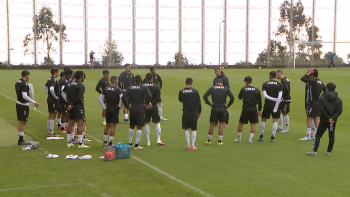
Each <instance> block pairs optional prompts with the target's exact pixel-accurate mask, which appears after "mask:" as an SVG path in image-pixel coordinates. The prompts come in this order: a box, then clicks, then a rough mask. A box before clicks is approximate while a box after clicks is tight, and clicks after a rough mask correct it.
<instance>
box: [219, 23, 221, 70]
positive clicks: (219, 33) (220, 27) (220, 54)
mask: <svg viewBox="0 0 350 197" xmlns="http://www.w3.org/2000/svg"><path fill="white" fill-rule="evenodd" d="M221 23H222V22H220V23H219V66H220V64H221V61H220V57H221V47H220V44H221Z"/></svg>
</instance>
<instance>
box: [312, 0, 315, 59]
mask: <svg viewBox="0 0 350 197" xmlns="http://www.w3.org/2000/svg"><path fill="white" fill-rule="evenodd" d="M315 8H316V0H312V29H311V33H312V35H311V42H315ZM311 51H312V54H311V64H314V61H315V57H314V53H315V46H314V45H311Z"/></svg>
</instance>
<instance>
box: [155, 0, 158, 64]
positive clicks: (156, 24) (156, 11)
mask: <svg viewBox="0 0 350 197" xmlns="http://www.w3.org/2000/svg"><path fill="white" fill-rule="evenodd" d="M155 47H156V64H155V65H156V66H159V0H156V46H155Z"/></svg>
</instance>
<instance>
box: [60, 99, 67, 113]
mask: <svg viewBox="0 0 350 197" xmlns="http://www.w3.org/2000/svg"><path fill="white" fill-rule="evenodd" d="M59 104H60V106H59V108H58V112H63V113H67V112H68V110H67V107H68V103H67V102H66V101H64V100H60V101H59Z"/></svg>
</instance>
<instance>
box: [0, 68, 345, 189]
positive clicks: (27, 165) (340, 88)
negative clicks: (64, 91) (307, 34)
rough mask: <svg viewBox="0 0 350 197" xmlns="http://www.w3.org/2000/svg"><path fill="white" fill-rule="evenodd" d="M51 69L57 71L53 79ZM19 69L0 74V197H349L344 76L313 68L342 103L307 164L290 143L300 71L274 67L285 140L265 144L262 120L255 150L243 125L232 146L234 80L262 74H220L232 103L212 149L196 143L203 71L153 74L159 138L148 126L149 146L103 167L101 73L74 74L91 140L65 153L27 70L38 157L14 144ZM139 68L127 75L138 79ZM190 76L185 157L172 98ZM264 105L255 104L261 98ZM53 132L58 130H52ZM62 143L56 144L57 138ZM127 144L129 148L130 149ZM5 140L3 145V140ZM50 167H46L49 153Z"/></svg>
mask: <svg viewBox="0 0 350 197" xmlns="http://www.w3.org/2000/svg"><path fill="white" fill-rule="evenodd" d="M62 70H63V69H61V70H60V71H62ZM21 71H22V70H1V71H0V81H1V83H0V84H1V85H0V123H1V126H0V127H1V129H0V142H1V144H0V170H1V173H0V196H44V195H45V196H349V192H350V187H349V185H350V180H349V174H350V167H349V163H350V148H349V142H350V134H349V128H350V123H349V121H348V119H349V105H350V104H349V103H350V93H349V85H350V79H349V73H350V70H349V69H336V70H334V69H329V70H328V69H319V78H320V79H321V80H322V81H323V82H324V83H325V84H327V83H328V82H333V83H335V84H336V85H337V88H336V91H337V92H338V94H339V96H340V97H341V99H342V101H343V114H342V115H341V116H340V118H339V121H338V123H337V128H336V131H335V145H334V150H333V153H332V156H327V155H326V148H327V146H328V134H327V132H326V133H325V135H324V136H323V137H322V138H321V143H320V147H319V150H318V155H317V156H307V155H305V153H306V152H310V151H311V150H312V147H313V141H300V140H299V138H302V137H304V136H305V134H306V115H305V110H304V87H305V84H304V83H303V82H301V81H300V78H301V77H302V76H303V75H304V74H305V73H306V72H307V69H296V70H289V69H284V70H283V71H284V74H285V76H286V77H288V78H289V79H290V84H291V96H292V102H291V113H290V126H289V130H290V132H289V133H283V134H281V133H277V134H276V138H275V140H276V142H274V143H271V142H270V141H269V139H270V136H271V127H272V121H271V120H268V121H267V122H266V128H265V134H264V138H265V141H263V142H258V141H257V139H258V137H259V124H257V125H256V126H257V131H256V134H255V136H254V139H253V142H254V143H253V144H249V143H248V139H249V130H250V125H245V126H244V127H243V135H242V142H241V143H235V142H234V141H233V140H234V139H236V138H237V126H238V120H239V115H240V112H241V106H242V101H241V100H239V99H238V98H237V97H238V93H239V91H240V89H241V88H242V87H243V86H244V82H243V79H244V77H245V76H247V75H250V76H252V78H253V86H255V87H257V88H259V89H260V91H261V86H262V84H263V83H264V82H265V81H268V73H269V71H270V69H227V70H225V69H223V71H224V73H225V74H226V76H227V77H228V78H229V80H230V87H231V90H232V92H233V94H234V96H235V102H234V103H233V105H232V106H231V107H230V108H229V112H230V120H229V126H228V127H227V128H225V129H224V137H223V142H224V145H222V146H219V145H217V144H216V141H217V132H218V128H217V127H216V128H215V131H214V135H213V142H214V143H212V145H205V144H204V142H205V141H206V140H207V133H208V129H209V115H210V107H209V106H208V105H206V104H205V103H204V100H203V99H202V96H203V94H204V93H205V92H206V90H207V89H208V88H209V87H210V86H212V80H213V78H214V77H215V74H214V71H213V70H212V69H208V70H204V69H191V70H190V69H183V70H176V69H171V70H170V69H158V70H157V73H158V74H159V75H160V76H161V77H162V80H163V88H162V90H161V97H162V101H163V104H164V105H163V116H164V117H165V118H167V119H168V121H161V127H162V140H163V141H164V143H165V144H166V145H165V146H157V145H156V135H155V131H154V124H153V123H151V127H150V129H151V136H150V140H151V143H152V146H151V147H147V146H146V141H145V137H144V133H143V135H142V138H141V142H140V145H141V146H144V147H145V148H144V149H143V150H132V151H131V155H132V158H129V159H118V160H114V161H110V162H107V161H104V160H101V159H98V157H100V156H102V155H103V154H104V150H103V147H102V140H103V130H104V126H102V124H101V123H102V119H101V112H102V108H101V106H100V105H99V102H98V96H99V95H98V93H97V92H96V91H95V87H96V84H97V82H98V81H99V79H101V78H102V69H93V70H84V72H85V73H86V79H85V82H84V85H85V87H86V92H85V110H86V118H87V121H88V122H87V135H88V136H89V138H90V139H92V140H93V141H92V142H91V145H90V146H91V148H90V149H78V148H77V147H71V148H67V147H66V139H65V140H59V141H48V140H46V133H47V129H46V120H47V114H48V112H47V104H46V98H47V95H46V93H45V91H44V89H43V86H44V84H45V83H46V81H47V79H48V78H49V77H50V70H29V71H30V73H31V75H30V79H29V83H33V85H34V89H35V100H36V101H37V102H39V103H40V106H39V108H38V109H37V110H36V111H34V110H33V109H32V107H33V105H31V109H30V112H29V120H28V122H27V125H26V127H25V133H26V136H25V140H31V138H33V139H34V140H36V141H39V142H40V144H41V146H40V149H36V150H27V151H22V150H21V148H20V146H18V145H17V139H18V138H17V137H18V132H17V128H18V121H17V117H16V110H15V103H16V102H15V101H14V100H16V93H15V88H14V85H15V83H16V81H17V80H18V79H19V78H20V77H21ZM123 71H124V70H122V69H111V70H110V77H111V76H113V75H116V76H119V74H120V73H121V72H123ZM147 72H148V69H133V70H132V73H133V74H134V75H138V74H140V75H141V76H142V78H144V76H145V75H146V73H147ZM187 77H192V78H193V80H194V82H193V87H194V88H196V89H197V90H198V91H199V93H200V96H201V101H202V107H203V110H202V116H201V117H200V118H199V121H198V130H197V141H196V146H197V147H198V149H197V150H185V149H184V147H185V146H186V143H185V136H184V130H183V129H182V128H181V115H182V110H181V109H182V104H181V103H180V102H179V101H178V92H179V90H181V89H182V88H184V87H185V79H186V78H187ZM263 100H264V99H263ZM123 118H124V117H123V115H122V110H120V123H119V124H118V125H117V128H116V136H115V139H114V143H115V144H116V143H117V142H124V143H127V142H128V126H129V125H128V124H125V123H124V122H123ZM55 132H56V133H59V130H57V129H56V128H55ZM64 137H66V136H64ZM135 137H136V135H135V134H134V139H133V143H135V142H134V141H135ZM10 139H11V140H10ZM49 153H52V154H58V155H59V158H57V159H47V158H46V156H47V155H48V154H49ZM67 154H77V155H79V156H82V155H85V154H91V155H92V159H91V160H65V156H66V155H67Z"/></svg>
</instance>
